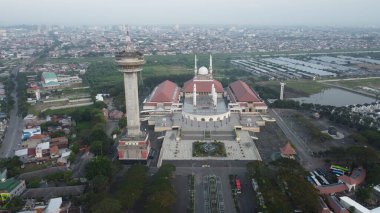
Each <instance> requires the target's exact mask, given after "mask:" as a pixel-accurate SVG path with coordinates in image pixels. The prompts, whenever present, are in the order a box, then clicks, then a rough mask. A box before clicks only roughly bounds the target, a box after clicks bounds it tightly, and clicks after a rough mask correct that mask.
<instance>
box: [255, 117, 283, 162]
mask: <svg viewBox="0 0 380 213" xmlns="http://www.w3.org/2000/svg"><path fill="white" fill-rule="evenodd" d="M256 135H257V137H258V138H259V139H258V140H257V141H256V143H255V144H256V146H257V149H258V150H259V152H260V155H261V158H262V159H263V161H264V162H266V163H267V162H270V161H273V160H274V157H275V155H276V153H277V154H278V153H279V152H280V148H282V147H283V146H285V144H286V143H287V142H289V141H288V139H287V138H286V136H285V135H284V133H283V132H282V130H281V129H280V127H279V126H278V125H277V124H276V123H268V124H266V125H265V127H262V128H261V129H260V133H258V134H256Z"/></svg>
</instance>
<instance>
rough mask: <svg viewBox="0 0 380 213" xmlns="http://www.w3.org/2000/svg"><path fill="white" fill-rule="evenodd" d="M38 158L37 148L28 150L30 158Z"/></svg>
mask: <svg viewBox="0 0 380 213" xmlns="http://www.w3.org/2000/svg"><path fill="white" fill-rule="evenodd" d="M34 156H36V148H28V157H34Z"/></svg>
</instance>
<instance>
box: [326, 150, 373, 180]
mask: <svg viewBox="0 0 380 213" xmlns="http://www.w3.org/2000/svg"><path fill="white" fill-rule="evenodd" d="M325 154H326V156H327V157H328V158H329V161H333V162H336V163H338V164H340V165H348V166H349V167H351V168H355V167H357V166H363V167H364V169H366V171H367V175H366V183H367V184H369V185H372V186H374V185H377V184H379V183H380V165H379V164H378V159H379V153H378V152H377V151H376V150H374V149H372V148H370V147H363V146H352V147H349V148H346V149H344V148H338V147H335V148H332V149H330V150H328V151H326V152H325Z"/></svg>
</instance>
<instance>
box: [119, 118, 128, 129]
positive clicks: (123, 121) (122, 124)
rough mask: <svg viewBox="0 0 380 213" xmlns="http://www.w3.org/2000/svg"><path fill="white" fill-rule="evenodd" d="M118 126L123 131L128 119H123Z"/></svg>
mask: <svg viewBox="0 0 380 213" xmlns="http://www.w3.org/2000/svg"><path fill="white" fill-rule="evenodd" d="M117 124H118V126H119V128H120V129H123V128H124V127H126V126H127V124H128V122H127V118H126V117H122V118H121V119H120V120H119V122H118V123H117Z"/></svg>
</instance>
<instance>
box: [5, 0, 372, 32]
mask: <svg viewBox="0 0 380 213" xmlns="http://www.w3.org/2000/svg"><path fill="white" fill-rule="evenodd" d="M379 7H380V2H375V1H372V0H364V1H360V2H359V1H358V0H347V1H345V2H344V4H342V2H341V1H338V0H333V1H327V0H318V1H301V0H280V1H278V0H276V1H275V0H269V1H268V0H267V1H263V0H253V1H248V0H238V1H231V0H228V1H223V2H220V1H216V0H209V1H207V2H202V1H201V0H194V1H181V2H179V1H174V0H163V1H152V0H143V1H138V2H137V1H130V0H128V1H120V0H110V1H104V0H96V1H89V0H81V1H73V0H65V1H63V0H57V1H47V0H29V1H24V0H12V1H11V0H2V7H1V8H0V14H2V15H1V19H0V20H1V21H0V25H17V24H62V25H106V24H125V23H128V24H132V25H142V24H148V25H156V24H239V25H275V26H276V25H280V26H292V25H312V26H366V27H379V24H378V23H377V21H376V20H379V18H380V15H379V14H378V13H377V11H376V8H379ZM128 8H132V9H131V10H129V9H128ZM141 11H142V12H141ZM362 11H365V13H363V12H362Z"/></svg>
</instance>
